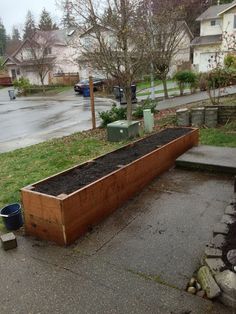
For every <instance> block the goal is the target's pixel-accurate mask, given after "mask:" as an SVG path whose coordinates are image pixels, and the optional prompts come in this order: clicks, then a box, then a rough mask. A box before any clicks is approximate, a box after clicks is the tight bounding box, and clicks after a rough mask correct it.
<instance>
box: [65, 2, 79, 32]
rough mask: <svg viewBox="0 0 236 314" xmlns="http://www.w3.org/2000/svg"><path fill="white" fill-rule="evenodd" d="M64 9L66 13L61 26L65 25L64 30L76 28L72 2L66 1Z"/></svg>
mask: <svg viewBox="0 0 236 314" xmlns="http://www.w3.org/2000/svg"><path fill="white" fill-rule="evenodd" d="M62 9H63V12H64V15H63V17H62V20H61V24H62V25H63V28H70V27H75V26H76V22H75V17H74V15H73V7H72V3H71V1H70V0H64V1H63V3H62Z"/></svg>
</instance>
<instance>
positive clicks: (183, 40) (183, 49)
mask: <svg viewBox="0 0 236 314" xmlns="http://www.w3.org/2000/svg"><path fill="white" fill-rule="evenodd" d="M179 24H180V25H179V27H180V29H181V32H180V34H179V36H180V40H179V42H178V46H177V47H176V52H175V53H174V55H173V58H172V60H171V64H170V71H169V76H171V77H172V76H173V75H174V73H175V72H176V71H181V70H187V69H188V70H189V69H190V68H191V47H190V44H191V41H192V40H193V34H192V32H191V30H190V28H189V27H188V25H187V23H186V22H185V21H180V22H179Z"/></svg>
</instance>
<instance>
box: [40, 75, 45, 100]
mask: <svg viewBox="0 0 236 314" xmlns="http://www.w3.org/2000/svg"><path fill="white" fill-rule="evenodd" d="M40 81H41V84H42V89H43V95H44V96H45V86H44V79H43V78H42V77H40Z"/></svg>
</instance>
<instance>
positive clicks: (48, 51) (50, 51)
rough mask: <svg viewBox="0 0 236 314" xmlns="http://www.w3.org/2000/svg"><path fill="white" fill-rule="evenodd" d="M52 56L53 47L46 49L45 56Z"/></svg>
mask: <svg viewBox="0 0 236 314" xmlns="http://www.w3.org/2000/svg"><path fill="white" fill-rule="evenodd" d="M51 54H52V48H51V47H48V48H45V55H51Z"/></svg>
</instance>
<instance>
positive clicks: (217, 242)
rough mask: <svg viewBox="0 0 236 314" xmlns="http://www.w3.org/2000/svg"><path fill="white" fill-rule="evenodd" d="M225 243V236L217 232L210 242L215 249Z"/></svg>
mask: <svg viewBox="0 0 236 314" xmlns="http://www.w3.org/2000/svg"><path fill="white" fill-rule="evenodd" d="M224 243H225V236H224V235H223V234H217V235H216V236H215V237H214V238H212V240H211V244H212V246H213V247H214V248H215V249H220V248H222V246H223V244H224Z"/></svg>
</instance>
